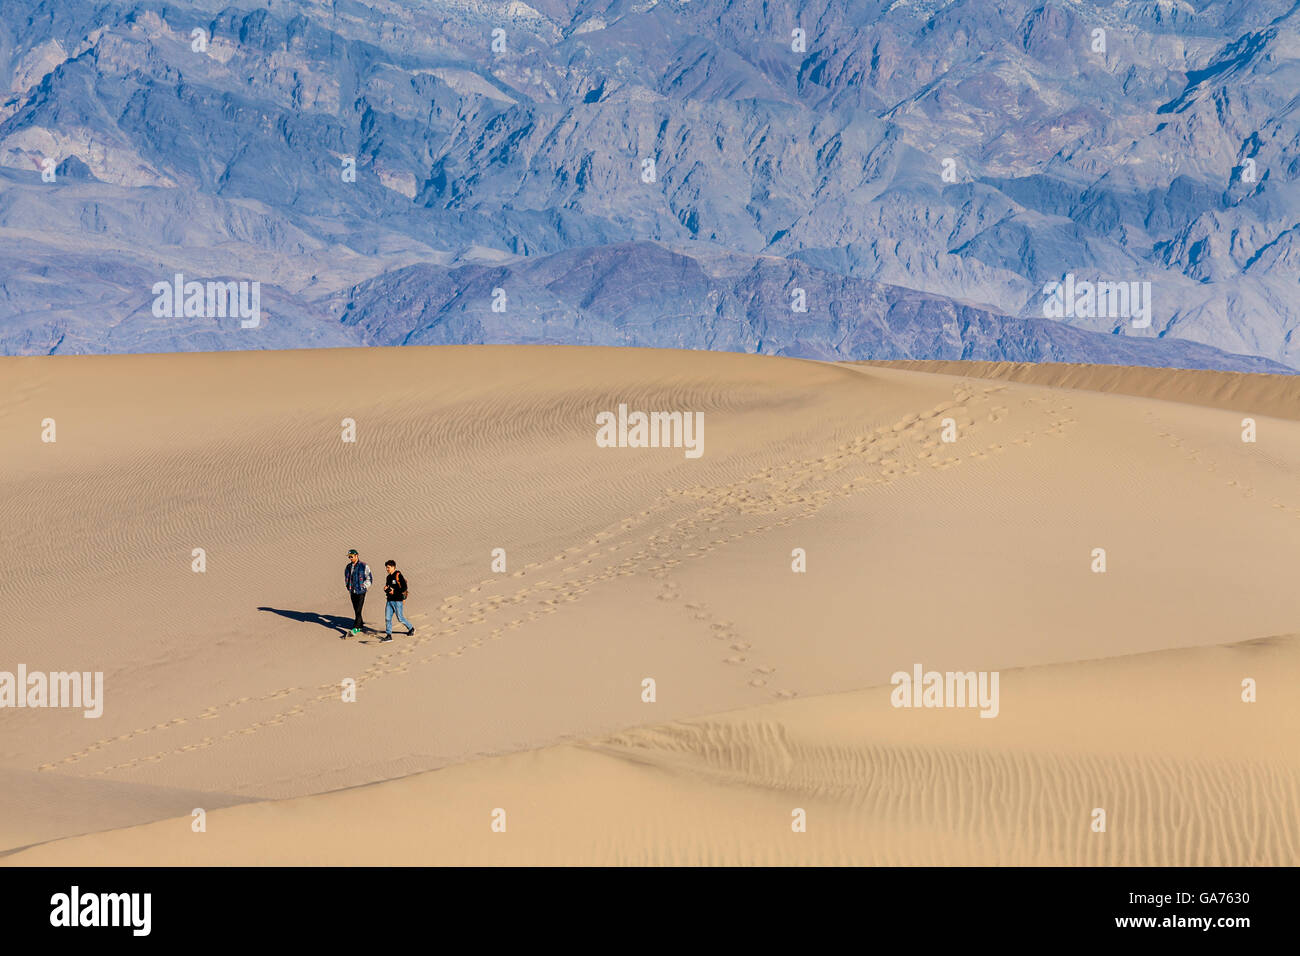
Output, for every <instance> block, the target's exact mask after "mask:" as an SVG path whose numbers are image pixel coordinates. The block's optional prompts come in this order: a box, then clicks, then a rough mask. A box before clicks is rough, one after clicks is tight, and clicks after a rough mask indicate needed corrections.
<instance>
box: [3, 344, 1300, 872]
mask: <svg viewBox="0 0 1300 956" xmlns="http://www.w3.org/2000/svg"><path fill="white" fill-rule="evenodd" d="M1128 374H1129V375H1131V376H1132V377H1133V378H1134V379H1135V381H1136V380H1140V379H1141V378H1142V376H1143V375H1144V374H1146V370H1128ZM1150 374H1151V375H1152V376H1160V377H1162V381H1164V382H1168V383H1171V384H1170V385H1168V386H1167V387H1169V388H1171V389H1172V390H1173V392H1174V393H1175V394H1177V393H1178V392H1179V389H1180V388H1182V385H1181V384H1180V379H1179V377H1178V376H1179V374H1180V373H1169V372H1165V371H1162V370H1156V371H1154V372H1151V373H1150ZM1251 378H1260V379H1262V380H1263V381H1262V383H1261V384H1260V385H1259V386H1258V388H1259V389H1260V392H1259V397H1260V403H1261V407H1263V408H1265V409H1266V412H1259V413H1257V414H1255V415H1254V416H1253V417H1254V418H1255V419H1256V422H1257V429H1258V441H1256V442H1255V443H1243V442H1242V441H1241V420H1242V418H1243V417H1244V416H1243V413H1242V411H1241V405H1240V403H1245V404H1246V405H1247V406H1248V405H1249V399H1250V387H1246V386H1241V385H1240V384H1238V385H1235V386H1234V387H1233V389H1232V391H1233V409H1232V410H1229V409H1220V408H1213V407H1205V406H1194V405H1188V404H1179V403H1175V402H1169V401H1156V400H1151V399H1148V398H1141V397H1134V396H1129V395H1120V394H1099V393H1093V392H1088V391H1081V390H1077V389H1073V390H1063V389H1060V388H1051V387H1043V386H1037V385H1029V384H1019V383H1015V384H1012V383H1004V382H996V381H982V380H976V379H968V378H954V377H951V376H949V375H935V374H925V373H920V372H915V371H905V370H898V369H892V368H880V367H871V366H841V365H828V364H821V363H813V362H803V361H796V360H784V359H770V358H757V357H750V356H737V355H725V354H709V353H680V352H658V351H642V350H595V349H593V350H582V349H559V348H445V349H417V348H411V349H399V350H387V349H375V350H360V351H358V350H338V351H318V352H296V353H256V354H237V353H226V354H216V355H182V356H112V357H102V358H100V357H90V358H55V359H3V360H0V451H2V452H3V460H4V462H5V464H4V466H3V471H0V527H3V528H4V529H5V537H4V544H5V546H6V550H7V552H8V554H9V558H10V561H9V568H10V570H9V581H8V583H9V592H10V594H11V595H14V597H15V600H16V608H15V611H14V612H11V616H10V618H9V620H8V621H7V623H6V626H5V628H4V630H3V631H0V670H14V669H16V667H17V665H18V664H19V663H23V664H26V666H27V667H28V668H29V669H30V670H66V669H76V670H83V671H84V670H102V671H104V672H105V683H106V704H105V712H104V715H103V717H102V718H100V719H98V720H86V719H84V718H82V716H81V715H80V713H79V712H69V711H56V710H6V711H4V712H3V713H2V714H0V773H3V774H4V775H5V776H4V779H5V781H6V784H7V785H8V786H9V789H10V796H9V797H8V799H7V802H6V804H5V810H6V813H5V814H4V819H3V825H2V826H0V849H3V848H10V849H12V848H17V847H23V846H29V845H31V844H34V843H44V845H43V846H39V847H35V848H32V849H28V850H25V851H22V852H18V853H14V854H12V855H10V856H8V857H6V858H5V860H6V862H13V863H25V862H31V863H41V862H55V861H58V862H77V863H134V862H141V863H145V862H176V863H200V862H209V861H221V862H231V863H256V862H283V863H289V862H370V863H381V862H484V863H489V862H502V861H520V862H538V863H547V862H570V861H584V862H814V863H815V862H904V863H912V862H915V863H927V862H1002V863H1021V862H1024V863H1029V862H1033V863H1052V862H1061V863H1083V862H1103V861H1104V862H1120V863H1164V862H1170V863H1178V862H1187V863H1201V862H1206V863H1208V862H1227V863H1232V862H1248V863H1292V864H1294V863H1296V862H1300V844H1298V842H1297V840H1298V838H1297V833H1296V820H1297V818H1300V801H1298V799H1297V793H1298V792H1300V788H1298V787H1297V773H1300V760H1298V759H1297V751H1296V744H1295V740H1296V736H1297V735H1296V731H1297V730H1298V729H1300V719H1298V715H1297V712H1296V708H1295V706H1294V705H1293V704H1290V705H1288V704H1286V703H1284V701H1293V700H1294V699H1295V696H1296V695H1295V694H1294V687H1295V686H1296V680H1297V679H1298V678H1300V669H1298V668H1297V653H1298V652H1297V650H1296V641H1295V639H1294V638H1293V637H1288V635H1294V634H1296V632H1297V631H1300V626H1298V625H1297V620H1298V619H1300V604H1298V603H1297V600H1296V597H1295V586H1294V580H1295V568H1296V567H1298V566H1300V533H1298V532H1300V491H1297V487H1298V483H1297V480H1296V479H1297V475H1300V423H1298V422H1297V421H1296V420H1295V419H1296V418H1300V411H1295V412H1293V413H1291V414H1288V411H1289V410H1290V409H1297V410H1300V381H1286V384H1285V386H1283V391H1282V393H1281V396H1282V397H1281V399H1280V400H1279V399H1278V394H1279V393H1278V392H1277V389H1278V387H1279V386H1278V385H1277V384H1276V380H1274V379H1272V378H1271V377H1251ZM1286 387H1289V388H1290V389H1291V391H1290V392H1289V395H1290V396H1291V397H1292V399H1293V401H1292V403H1291V405H1290V406H1288V405H1287V402H1286V396H1287V394H1288V393H1287V392H1286V391H1285V388H1286ZM619 403H626V404H628V405H629V406H630V407H631V408H633V409H643V410H682V411H701V412H703V413H704V417H705V430H704V449H705V451H704V455H703V457H701V458H699V459H698V460H692V459H688V458H687V457H686V456H685V455H684V454H683V452H682V450H681V449H630V448H622V449H605V448H599V447H597V446H596V443H595V431H596V425H595V415H596V413H597V412H598V411H601V410H606V409H611V410H612V409H615V408H616V407H617V405H618V404H619ZM45 418H53V419H55V420H56V423H57V438H58V440H57V442H55V443H53V444H45V443H42V442H41V440H40V435H41V422H42V420H43V419H45ZM345 418H350V419H353V420H355V423H356V433H357V440H356V442H355V443H345V442H343V441H341V440H340V433H341V430H342V425H341V423H342V420H343V419H345ZM945 419H951V420H952V423H953V425H955V427H956V429H957V435H958V438H957V441H956V442H954V443H945V442H942V441H941V440H940V434H941V430H942V428H943V425H944V420H945ZM349 547H357V548H359V549H360V550H361V552H362V554H363V556H364V557H365V558H366V559H367V560H369V561H370V562H371V563H372V564H373V565H375V567H376V570H377V571H382V562H383V561H384V559H385V558H387V557H390V556H391V557H395V558H397V559H399V561H400V562H401V563H402V566H403V568H404V569H405V570H406V572H407V573H408V575H409V577H410V579H411V581H412V598H411V601H410V602H409V607H408V612H410V614H411V617H412V620H413V622H414V623H415V624H416V626H417V628H418V632H417V634H416V635H415V636H414V637H413V638H410V637H406V636H405V635H404V634H402V633H401V628H399V629H398V637H397V639H396V641H395V642H394V643H392V644H388V645H379V644H377V643H375V642H374V637H373V635H371V636H367V637H363V638H362V639H361V640H360V641H359V640H357V639H356V638H349V639H348V640H346V641H343V640H340V639H339V637H338V635H339V633H340V631H339V627H338V624H339V623H340V622H341V621H342V620H343V619H344V618H345V617H346V616H348V614H349V606H348V602H347V598H346V595H345V594H344V592H343V590H342V584H341V577H342V565H343V556H344V553H345V551H346V550H347V548H349ZM195 548H202V549H204V551H205V553H206V560H207V570H206V572H205V573H202V574H197V573H194V572H193V571H192V570H191V562H192V560H193V559H192V552H193V549H195ZM495 548H503V549H505V552H506V556H507V562H508V564H507V570H506V572H505V573H503V574H495V573H493V572H492V570H491V567H490V562H491V560H492V551H493V549H495ZM794 548H802V549H804V550H805V551H806V553H807V569H808V570H807V573H803V574H796V573H793V572H792V571H791V552H792V549H794ZM1094 548H1105V549H1106V552H1107V565H1108V569H1107V571H1106V573H1105V574H1095V573H1093V572H1092V570H1091V564H1092V563H1093V556H1092V551H1093V549H1094ZM367 618H368V620H369V622H370V623H371V624H372V625H374V624H376V623H377V624H379V626H380V627H381V628H382V601H381V600H379V599H378V595H377V594H375V595H372V596H371V598H370V600H369V601H368V606H367ZM1242 642H1245V643H1242ZM1222 645H1234V646H1232V647H1224V646H1222ZM1148 652H1160V653H1148ZM1131 655H1143V656H1136V657H1135V656H1131ZM1102 659H1105V660H1102ZM1072 661H1088V662H1089V663H1078V664H1069V663H1066V662H1072ZM918 662H919V663H921V664H923V665H924V667H925V668H926V669H927V670H929V669H935V670H941V671H946V670H987V671H992V670H998V671H1001V672H1002V678H1003V682H1002V685H1001V712H1000V714H999V716H998V717H997V718H996V719H980V718H979V717H978V716H977V713H976V712H975V711H973V710H931V711H927V710H901V709H897V710H896V709H894V708H892V707H890V706H889V704H888V687H887V686H884V685H887V684H888V682H889V679H890V675H891V674H892V673H893V672H895V671H898V670H910V669H911V667H912V665H913V664H914V663H918ZM1042 665H1049V666H1042ZM1025 668H1027V669H1025ZM647 677H651V678H654V680H655V681H656V682H657V700H656V702H654V703H646V702H643V700H642V680H643V679H644V678H647ZM1248 677H1250V678H1255V679H1257V680H1259V682H1260V691H1259V694H1260V699H1259V702H1258V703H1254V704H1245V703H1242V702H1241V701H1240V693H1241V681H1242V680H1243V679H1244V678H1248ZM349 678H350V679H352V680H355V681H356V683H357V685H358V690H357V701H356V702H355V703H345V702H343V701H342V700H341V696H342V695H341V684H342V682H343V681H344V680H345V679H349ZM863 688H875V689H874V690H862V689H863ZM846 692H854V693H846ZM819 695H835V696H821V697H819V699H816V700H791V698H795V697H800V698H810V697H818V696H819ZM716 714H723V716H721V717H718V716H713V717H707V716H706V715H716ZM630 728H642V729H630ZM580 741H585V742H580ZM557 745H558V746H557ZM535 748H545V749H541V750H536V749H535ZM530 750H531V751H534V752H530V753H520V752H519V751H530ZM496 754H509V756H502V757H496V758H493V759H480V758H484V757H489V756H491V755H496ZM452 765H457V766H452ZM443 767H447V768H449V769H446V770H438V769H437V768H443ZM430 770H436V771H437V772H434V773H421V772H422V771H430ZM33 777H36V778H39V779H40V780H41V781H46V782H45V783H42V784H37V783H32V784H30V793H31V799H30V800H26V801H24V800H23V799H22V796H21V794H22V793H23V792H24V790H25V788H26V787H27V786H28V784H26V783H25V782H24V781H27V780H31V779H32V778H33ZM398 777H400V778H402V779H399V780H394V779H392V778H398ZM10 780H12V781H14V783H13V784H9V781H10ZM377 781H389V782H386V783H378V784H377V785H375V786H359V785H363V784H371V783H375V782H377ZM347 787H352V788H354V789H349V790H341V791H340V788H347ZM324 791H340V792H335V793H328V794H326V793H323V792H324ZM14 794H18V796H15V795H14ZM312 794H315V796H308V795H312ZM288 798H300V799H288ZM239 800H243V801H251V800H269V801H271V802H266V803H249V804H247V805H244V806H234V807H229V808H228V809H224V810H223V809H217V808H219V807H223V806H228V805H229V804H230V803H231V802H232V801H239ZM196 806H203V807H204V808H205V809H208V810H212V811H213V812H211V813H210V814H209V817H208V832H207V833H204V834H194V833H191V832H190V827H189V813H190V810H191V809H192V808H194V807H196ZM497 807H501V808H503V809H505V810H506V811H507V818H508V828H507V832H506V833H504V834H501V833H493V832H491V830H490V828H489V822H490V814H491V811H492V810H493V809H494V808H497ZM794 807H802V808H804V809H806V810H808V812H809V826H808V832H807V833H804V834H792V833H791V832H790V813H791V810H792V809H793V808H794ZM1094 807H1101V808H1104V809H1107V812H1108V814H1109V825H1108V831H1107V833H1105V834H1095V833H1092V831H1091V830H1090V828H1089V822H1090V817H1089V815H1090V814H1091V811H1092V809H1093V808H1094ZM147 820H157V821H160V822H155V823H150V824H147V825H145V826H140V827H134V828H132V829H125V830H115V831H113V832H109V833H99V832H97V831H104V830H108V829H109V828H113V827H122V826H130V825H132V824H144V823H145V822H146V821H147ZM75 834H94V835H91V836H84V837H76V838H73V839H65V840H61V841H58V842H46V841H51V840H57V838H60V837H70V836H73V835H75ZM792 841H797V842H792Z"/></svg>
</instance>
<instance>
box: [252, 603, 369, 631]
mask: <svg viewBox="0 0 1300 956" xmlns="http://www.w3.org/2000/svg"><path fill="white" fill-rule="evenodd" d="M258 610H259V611H270V612H271V613H272V614H278V615H280V616H281V617H287V618H288V619H289V620H291V621H301V622H302V623H303V624H319V625H320V626H321V627H325V628H329V629H330V630H332V631H333V632H334V633H336V634H340V635H346V634H349V633H351V631H352V618H350V617H340V616H339V615H337V614H320V613H318V612H316V611H286V610H283V609H282V608H278V607H259V608H258ZM366 631H367V632H369V631H370V628H366Z"/></svg>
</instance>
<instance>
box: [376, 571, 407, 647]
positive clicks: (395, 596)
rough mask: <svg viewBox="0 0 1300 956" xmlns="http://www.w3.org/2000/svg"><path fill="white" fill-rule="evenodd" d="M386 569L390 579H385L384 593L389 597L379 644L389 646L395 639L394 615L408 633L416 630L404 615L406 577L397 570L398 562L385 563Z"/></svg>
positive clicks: (385, 607)
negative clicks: (403, 603) (382, 634)
mask: <svg viewBox="0 0 1300 956" xmlns="http://www.w3.org/2000/svg"><path fill="white" fill-rule="evenodd" d="M384 568H385V569H387V571H388V577H387V578H385V579H384V593H385V594H386V595H388V603H387V604H385V605H384V636H383V638H382V639H381V640H380V642H379V643H381V644H387V643H388V642H389V641H391V640H392V639H393V615H394V614H396V615H397V619H398V620H399V621H401V622H402V623H403V624H405V625H406V633H407V634H414V633H415V628H414V627H412V626H411V622H410V621H408V620H407V619H406V615H405V614H403V613H402V602H403V601H405V600H406V592H407V587H406V575H404V574H402V572H401V571H399V570H397V562H396V561H385V562H384Z"/></svg>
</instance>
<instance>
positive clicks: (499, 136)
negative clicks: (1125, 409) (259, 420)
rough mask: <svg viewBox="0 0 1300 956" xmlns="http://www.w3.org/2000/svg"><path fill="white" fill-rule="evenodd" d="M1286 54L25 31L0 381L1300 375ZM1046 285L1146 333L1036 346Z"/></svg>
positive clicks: (1139, 28) (1213, 37) (741, 22)
mask: <svg viewBox="0 0 1300 956" xmlns="http://www.w3.org/2000/svg"><path fill="white" fill-rule="evenodd" d="M1298 27H1300V4H1297V3H1296V2H1295V0H1198V2H1195V3H1191V2H1182V0H1175V2H1170V0H1153V2H1141V0H1138V2H1130V0H1114V2H1104V0H1103V2H1082V0H1038V2H1025V0H1006V2H999V3H996V4H995V3H992V2H991V0H955V2H949V3H943V2H938V0H929V2H924V0H913V2H907V0H895V2H882V0H868V2H855V3H843V2H838V0H821V2H798V0H793V2H791V3H788V4H782V5H776V4H771V3H770V2H765V0H689V2H686V0H657V2H656V0H536V2H534V3H533V4H531V5H529V4H525V3H522V2H518V0H515V2H508V3H497V2H480V0H388V2H376V3H358V2H349V0H339V2H333V0H315V2H313V0H269V2H262V3H254V2H252V0H237V2H234V3H231V2H224V0H221V2H217V0H211V2H210V0H197V2H196V0H181V2H166V3H164V2H160V0H159V2H155V0H140V2H123V0H107V2H103V3H96V4H92V3H89V2H83V0H38V2H36V0H16V2H13V3H9V4H6V5H5V7H4V9H3V12H0V352H5V353H10V354H15V353H18V354H29V353H38V354H43V353H47V352H122V351H169V350H190V349H222V348H284V347H307V346H328V345H345V344H361V343H384V344H389V343H396V342H424V343H429V342H479V341H491V342H575V343H577V342H585V343H593V344H620V343H625V344H638V345H657V346H674V347H691V348H722V349H737V350H745V351H761V352H771V353H781V354H797V355H811V356H819V357H831V356H836V357H844V358H893V357H915V358H929V357H933V358H956V357H971V358H988V359H1002V358H1006V359H1016V360H1023V361H1042V360H1048V359H1055V360H1069V361H1092V362H1124V363H1129V364H1165V365H1183V366H1188V367H1218V368H1231V369H1243V370H1244V369H1250V370H1266V369H1271V370H1279V369H1282V368H1284V367H1291V368H1296V367H1300V336H1297V335H1296V333H1295V330H1296V327H1297V325H1300V186H1298V185H1297V181H1298V180H1300V121H1298V120H1297V110H1296V104H1297V99H1296V90H1298V89H1300V29H1298ZM177 273H180V274H182V275H183V276H184V277H185V280H186V281H199V282H205V283H206V282H209V281H217V280H222V281H246V282H258V283H260V289H261V300H260V302H261V313H262V320H261V321H260V322H259V323H258V324H257V326H256V327H254V328H243V327H241V322H240V321H239V320H238V319H231V318H230V317H229V316H218V315H213V314H210V311H209V312H205V310H204V309H203V308H195V309H194V310H192V311H193V314H190V315H185V314H184V310H183V309H179V308H178V309H176V310H169V309H166V308H160V307H159V306H158V302H157V294H156V292H155V291H154V290H155V287H157V286H158V284H160V283H162V284H167V283H170V282H172V280H173V277H174V276H175V275H176V274H177ZM1067 276H1068V277H1069V281H1070V282H1071V283H1075V282H1078V283H1098V282H1106V283H1124V284H1125V286H1126V288H1127V287H1130V285H1131V284H1136V285H1132V288H1133V289H1134V290H1135V293H1140V295H1135V301H1136V300H1138V299H1140V300H1141V301H1144V302H1147V303H1149V306H1150V314H1149V319H1150V324H1149V326H1148V327H1143V325H1144V323H1142V322H1141V321H1139V322H1138V323H1137V324H1136V325H1135V323H1134V317H1133V316H1132V315H1130V314H1129V311H1132V310H1129V311H1125V309H1119V310H1118V311H1117V310H1115V309H1109V310H1107V309H1104V308H1103V309H1096V308H1089V307H1088V304H1087V303H1083V302H1080V303H1078V305H1079V307H1078V308H1074V307H1071V308H1067V309H1065V310H1063V312H1059V313H1057V314H1053V313H1052V311H1051V309H1050V307H1049V306H1050V303H1049V302H1048V300H1049V299H1050V298H1051V297H1050V296H1049V295H1048V294H1046V293H1045V290H1046V289H1049V288H1050V286H1051V284H1053V283H1056V282H1060V281H1062V280H1063V279H1065V278H1066V277H1067ZM1071 288H1073V286H1071ZM1113 304H1114V303H1112V305H1113ZM1070 305H1071V306H1074V305H1075V303H1073V302H1071V303H1070ZM160 313H161V314H160Z"/></svg>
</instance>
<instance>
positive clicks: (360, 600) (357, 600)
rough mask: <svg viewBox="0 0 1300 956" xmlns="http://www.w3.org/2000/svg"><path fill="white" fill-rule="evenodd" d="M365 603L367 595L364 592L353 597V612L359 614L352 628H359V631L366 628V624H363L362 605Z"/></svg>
mask: <svg viewBox="0 0 1300 956" xmlns="http://www.w3.org/2000/svg"><path fill="white" fill-rule="evenodd" d="M365 602H366V593H365V592H364V591H362V592H361V593H360V594H354V595H352V610H354V611H356V612H357V619H356V621H355V622H353V624H352V626H353V627H355V628H357V629H358V630H359V629H361V628H362V627H364V626H365V625H364V624H362V623H361V605H363V604H364V603H365Z"/></svg>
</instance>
